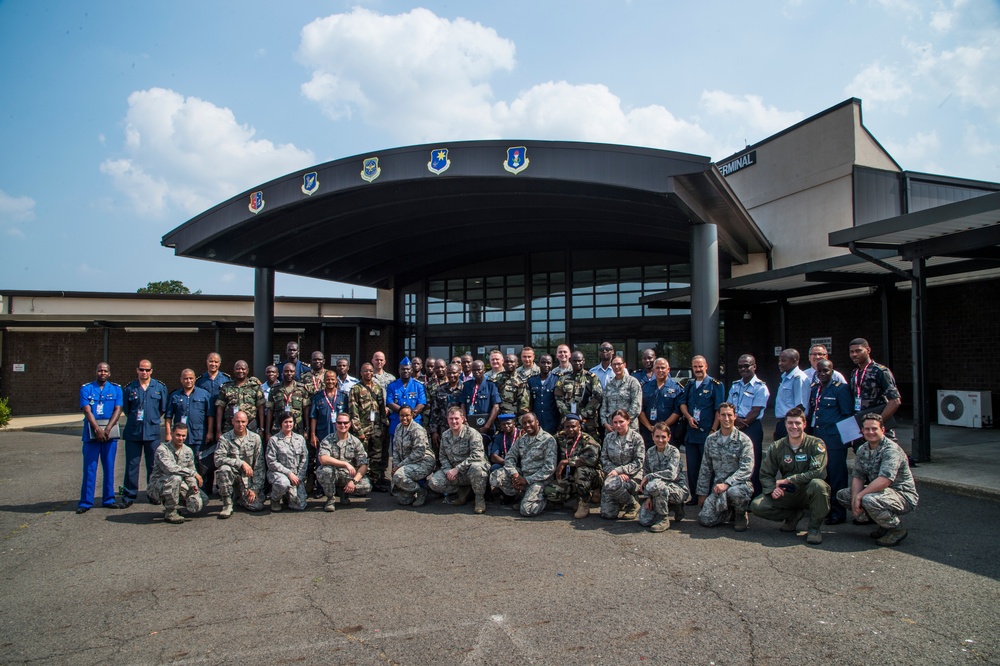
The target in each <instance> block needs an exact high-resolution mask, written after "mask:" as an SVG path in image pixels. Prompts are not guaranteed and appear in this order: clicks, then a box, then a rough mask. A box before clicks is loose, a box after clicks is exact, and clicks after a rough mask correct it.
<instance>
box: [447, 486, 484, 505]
mask: <svg viewBox="0 0 1000 666" xmlns="http://www.w3.org/2000/svg"><path fill="white" fill-rule="evenodd" d="M471 494H472V486H459V487H458V492H457V493H456V494H455V501H454V502H452V504H454V505H455V506H462V505H464V504H465V503H466V502H468V501H469V495H471ZM483 501H484V502H485V501H486V500H485V499H484V500H483Z"/></svg>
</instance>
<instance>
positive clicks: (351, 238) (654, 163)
mask: <svg viewBox="0 0 1000 666" xmlns="http://www.w3.org/2000/svg"><path fill="white" fill-rule="evenodd" d="M518 146H520V147H523V148H522V150H523V153H522V155H521V159H523V158H525V157H526V158H527V160H526V161H524V162H519V163H518V165H519V166H521V167H522V169H521V170H520V171H519V172H517V173H513V172H511V170H510V169H507V168H505V167H507V166H511V165H510V164H508V163H507V160H508V149H511V148H512V147H518ZM442 149H444V150H447V160H448V164H449V165H448V167H447V168H446V169H445V170H443V171H441V172H440V173H434V172H432V171H431V169H430V168H429V164H430V163H431V162H432V159H434V158H439V157H440V153H439V151H441V150H442ZM375 159H377V162H372V161H371V160H375ZM366 164H367V173H366ZM442 165H443V162H442V163H441V164H437V163H435V164H432V165H431V166H435V167H439V166H442ZM376 174H377V175H376ZM372 175H375V178H371V176H372ZM363 176H367V177H368V179H367V180H366V179H365V178H363ZM313 177H315V180H316V181H317V184H315V187H313V182H312V180H311V179H312V178H313ZM310 190H311V193H307V192H309V191H310ZM254 202H256V203H257V205H256V206H254V205H252V204H253V203H254ZM254 207H256V209H257V210H256V212H254ZM700 223H714V224H716V225H717V226H718V230H719V245H720V250H721V251H722V252H723V253H725V254H726V255H728V257H729V259H730V260H732V261H735V262H743V261H746V257H747V254H748V253H751V252H766V251H768V250H769V249H770V243H768V241H767V239H765V238H764V236H763V234H762V233H761V232H760V230H759V229H758V228H757V226H756V225H755V224H754V222H753V220H752V219H751V218H750V215H749V214H748V213H747V212H746V210H745V209H744V208H743V206H742V204H741V203H740V202H739V200H738V199H737V197H736V196H735V194H734V193H733V192H732V190H731V189H729V187H728V185H727V184H726V182H725V180H724V179H723V178H722V176H721V175H720V174H719V171H718V169H716V167H715V165H714V164H712V163H711V161H710V160H709V159H708V158H706V157H701V156H697V155H688V154H684V153H676V152H670V151H662V150H652V149H648V148H635V147H629V146H615V145H604V144H589V143H573V142H542V141H521V142H514V141H509V140H507V141H471V142H459V143H445V144H438V145H431V144H427V145H423V146H410V147H405V148H395V149H391V150H384V151H378V152H373V153H368V154H365V155H358V156H354V157H348V158H344V159H340V160H336V161H334V162H328V163H325V164H321V165H318V166H315V167H312V168H310V169H304V170H302V171H299V172H295V173H291V174H288V175H287V176H283V177H281V178H278V179H276V180H273V181H271V182H269V183H265V184H263V185H260V186H258V187H256V188H254V189H253V190H249V191H247V192H244V193H243V194H240V195H238V196H236V197H233V198H232V199H230V200H228V201H226V202H223V203H221V204H219V205H218V206H216V207H214V208H212V209H211V210H208V211H206V212H205V213H202V214H201V215H198V216H197V217H195V218H193V219H191V220H189V221H188V222H186V223H184V224H183V225H181V226H179V227H177V228H176V229H174V230H172V231H170V232H169V233H167V234H166V235H165V236H164V237H163V239H162V241H161V242H162V244H163V245H164V246H166V247H171V248H174V251H175V254H177V255H178V256H185V257H194V258H199V259H208V260H213V261H220V262H225V263H230V264H238V265H243V266H251V267H269V268H273V269H275V270H277V271H281V272H284V273H291V274H295V275H304V276H307V277H314V278H322V279H328V280H336V281H341V282H347V283H352V284H358V285H363V286H370V287H379V288H392V287H394V286H395V285H396V284H405V283H407V282H409V281H411V280H412V279H415V278H418V277H420V276H422V275H425V274H426V273H428V272H437V271H439V270H441V269H443V268H445V267H447V268H457V267H460V266H463V265H468V264H474V263H476V262H477V261H478V260H480V259H482V258H483V257H490V258H496V257H500V256H504V255H518V254H523V253H524V252H525V251H527V250H532V251H535V250H544V249H554V248H562V249H571V250H575V249H590V250H593V249H609V248H612V247H614V248H618V249H623V250H641V251H649V252H661V253H664V254H674V255H677V254H680V255H682V256H686V255H687V254H688V244H689V242H690V237H691V226H692V225H693V224H700Z"/></svg>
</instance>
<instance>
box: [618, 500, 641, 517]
mask: <svg viewBox="0 0 1000 666" xmlns="http://www.w3.org/2000/svg"><path fill="white" fill-rule="evenodd" d="M638 515H639V502H638V501H637V500H636V499H635V498H634V497H633V498H632V504H630V505H629V507H628V508H627V509H625V513H623V514H622V520H635V519H636V517H637V516H638Z"/></svg>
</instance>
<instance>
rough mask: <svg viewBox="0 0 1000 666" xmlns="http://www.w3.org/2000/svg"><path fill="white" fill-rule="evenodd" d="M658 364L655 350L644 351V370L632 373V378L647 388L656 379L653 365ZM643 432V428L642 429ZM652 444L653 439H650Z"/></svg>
mask: <svg viewBox="0 0 1000 666" xmlns="http://www.w3.org/2000/svg"><path fill="white" fill-rule="evenodd" d="M655 362H656V351H655V350H653V349H643V350H642V368H641V369H639V370H636V371H635V372H633V373H632V376H633V377H635V378H636V379H638V380H639V384H641V385H642V386H645V385H646V384H648V383H649V382H651V381H653V380H654V379H656V373H655V372H654V371H653V364H654V363H655ZM640 430H642V428H640ZM650 442H652V439H650ZM650 446H652V444H650Z"/></svg>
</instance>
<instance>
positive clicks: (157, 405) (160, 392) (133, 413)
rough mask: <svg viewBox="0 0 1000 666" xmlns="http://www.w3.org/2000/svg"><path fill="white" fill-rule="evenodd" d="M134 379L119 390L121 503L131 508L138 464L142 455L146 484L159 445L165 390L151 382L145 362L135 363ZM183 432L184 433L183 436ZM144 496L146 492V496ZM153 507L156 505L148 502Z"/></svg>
mask: <svg viewBox="0 0 1000 666" xmlns="http://www.w3.org/2000/svg"><path fill="white" fill-rule="evenodd" d="M135 372H136V375H137V379H134V380H132V381H131V382H129V384H128V385H127V386H126V387H125V388H124V389H123V390H122V396H123V398H122V399H123V405H122V409H123V411H124V412H125V418H126V421H125V434H124V437H125V483H124V485H123V487H122V503H123V504H124V505H125V507H130V506H132V503H133V502H135V498H136V496H138V494H139V463H140V461H141V460H142V457H143V454H145V463H146V485H147V486H148V485H149V477H150V475H151V474H152V473H153V460H154V459H155V458H156V447H157V446H159V445H160V422H161V421H162V420H163V413H164V412H166V411H167V395H169V392H168V391H167V387H166V386H164V385H163V383H162V382H160V381H158V380H156V379H153V364H152V363H151V362H150V361H149V359H145V358H144V359H142V360H141V361H139V366H138V367H137V368H136V370H135ZM186 434H187V433H185V435H186ZM147 496H148V493H147ZM152 503H153V504H156V502H155V501H154V502H152Z"/></svg>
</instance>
